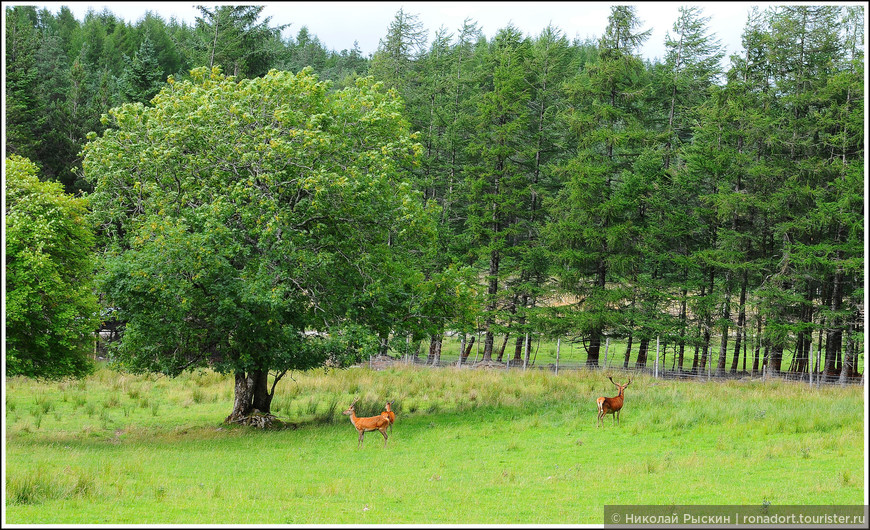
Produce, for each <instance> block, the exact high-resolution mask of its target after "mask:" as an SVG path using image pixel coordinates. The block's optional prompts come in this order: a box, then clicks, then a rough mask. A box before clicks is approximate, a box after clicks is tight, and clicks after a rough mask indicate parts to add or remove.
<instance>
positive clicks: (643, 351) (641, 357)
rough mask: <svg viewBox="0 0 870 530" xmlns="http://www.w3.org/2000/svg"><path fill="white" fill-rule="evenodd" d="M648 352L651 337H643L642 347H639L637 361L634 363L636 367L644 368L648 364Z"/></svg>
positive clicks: (641, 340)
mask: <svg viewBox="0 0 870 530" xmlns="http://www.w3.org/2000/svg"><path fill="white" fill-rule="evenodd" d="M647 352H649V339H647V338H642V339H640V347H639V348H638V349H637V361H635V363H634V365H635V366H636V367H638V368H643V367H645V366H646V357H647Z"/></svg>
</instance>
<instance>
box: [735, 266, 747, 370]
mask: <svg viewBox="0 0 870 530" xmlns="http://www.w3.org/2000/svg"><path fill="white" fill-rule="evenodd" d="M747 283H749V274H748V273H747V272H746V271H743V279H742V281H741V282H740V301H739V302H738V304H739V309H738V313H737V337H736V338H735V339H734V359H733V360H732V361H731V373H732V374H736V373H737V366H738V363H739V362H740V343H741V341H742V340H743V335H744V333H745V331H744V329H743V327H744V326H745V325H746V286H747ZM743 364H744V365H745V364H746V358H745V357H744V358H743Z"/></svg>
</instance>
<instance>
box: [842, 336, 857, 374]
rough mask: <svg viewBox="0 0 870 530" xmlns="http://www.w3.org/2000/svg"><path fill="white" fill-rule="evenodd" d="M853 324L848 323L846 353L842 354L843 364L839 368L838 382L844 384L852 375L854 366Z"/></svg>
mask: <svg viewBox="0 0 870 530" xmlns="http://www.w3.org/2000/svg"><path fill="white" fill-rule="evenodd" d="M852 330H853V326H852V324H849V326H848V328H847V331H846V353H845V355H844V356H843V366H842V368H841V369H840V384H845V383H847V382H848V381H849V378H850V377H853V372H854V369H855V368H854V366H855V334H854V333H853V332H852Z"/></svg>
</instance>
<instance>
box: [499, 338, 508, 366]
mask: <svg viewBox="0 0 870 530" xmlns="http://www.w3.org/2000/svg"><path fill="white" fill-rule="evenodd" d="M510 336H511V334H510V333H505V335H504V340H503V341H502V343H501V348H499V349H498V362H502V359H504V350H505V348H507V343H508V337H510Z"/></svg>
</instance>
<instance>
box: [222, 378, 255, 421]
mask: <svg viewBox="0 0 870 530" xmlns="http://www.w3.org/2000/svg"><path fill="white" fill-rule="evenodd" d="M253 397H254V378H253V376H252V375H249V374H245V372H236V386H235V400H234V402H233V411H232V412H231V413H230V415H229V416H227V418H226V419H225V420H224V422H226V423H228V422H231V421H235V420H238V419H240V418H244V417H245V416H247V415H248V414H250V412H251V409H252V408H253V405H252V402H253Z"/></svg>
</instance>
